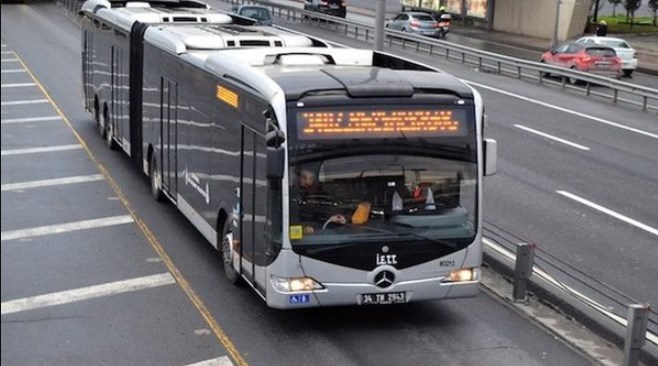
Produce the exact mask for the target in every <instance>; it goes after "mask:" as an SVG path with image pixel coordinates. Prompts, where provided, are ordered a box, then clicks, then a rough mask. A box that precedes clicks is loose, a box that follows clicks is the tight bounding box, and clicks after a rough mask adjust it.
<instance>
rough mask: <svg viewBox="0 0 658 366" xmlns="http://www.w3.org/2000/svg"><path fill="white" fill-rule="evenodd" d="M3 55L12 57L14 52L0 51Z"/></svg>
mask: <svg viewBox="0 0 658 366" xmlns="http://www.w3.org/2000/svg"><path fill="white" fill-rule="evenodd" d="M2 54H3V55H13V54H14V51H2Z"/></svg>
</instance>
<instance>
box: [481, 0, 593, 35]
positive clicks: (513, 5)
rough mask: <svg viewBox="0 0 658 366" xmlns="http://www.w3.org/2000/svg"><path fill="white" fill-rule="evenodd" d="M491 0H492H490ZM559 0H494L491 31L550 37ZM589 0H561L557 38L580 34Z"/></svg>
mask: <svg viewBox="0 0 658 366" xmlns="http://www.w3.org/2000/svg"><path fill="white" fill-rule="evenodd" d="M490 1H491V0H490ZM557 1H558V0H495V8H494V25H493V27H494V30H498V31H503V32H509V33H516V34H524V35H529V36H534V37H540V38H549V39H550V38H552V37H553V32H554V29H555V15H556V14H555V13H556V10H557ZM589 3H590V0H560V18H559V26H558V34H557V38H558V40H560V41H562V40H566V39H571V38H575V37H578V36H580V35H581V34H582V33H583V31H584V29H585V25H586V24H587V15H588V13H589Z"/></svg>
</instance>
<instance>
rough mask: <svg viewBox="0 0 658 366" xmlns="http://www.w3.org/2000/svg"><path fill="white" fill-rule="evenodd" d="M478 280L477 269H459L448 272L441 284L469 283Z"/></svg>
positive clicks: (478, 273) (478, 271) (478, 270)
mask: <svg viewBox="0 0 658 366" xmlns="http://www.w3.org/2000/svg"><path fill="white" fill-rule="evenodd" d="M479 279H480V269H479V268H461V269H457V270H454V271H452V272H450V275H448V276H447V277H446V278H445V279H443V282H469V281H477V280H479Z"/></svg>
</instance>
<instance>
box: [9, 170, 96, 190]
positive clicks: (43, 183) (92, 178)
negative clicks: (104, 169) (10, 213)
mask: <svg viewBox="0 0 658 366" xmlns="http://www.w3.org/2000/svg"><path fill="white" fill-rule="evenodd" d="M104 179H105V177H104V176H103V175H102V174H94V175H81V176H76V177H67V178H55V179H44V180H35V181H31V182H22V183H7V184H3V185H2V191H3V192H4V191H17V190H24V189H30V188H41V187H52V186H61V185H65V184H76V183H88V182H97V181H101V180H104Z"/></svg>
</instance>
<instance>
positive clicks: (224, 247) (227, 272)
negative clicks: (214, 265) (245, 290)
mask: <svg viewBox="0 0 658 366" xmlns="http://www.w3.org/2000/svg"><path fill="white" fill-rule="evenodd" d="M232 231H233V227H232V225H231V218H230V217H227V218H226V221H225V222H224V227H223V229H222V233H221V236H220V239H221V247H220V253H221V256H222V264H223V265H224V276H225V277H226V279H227V280H228V282H229V283H230V284H232V285H239V283H240V275H239V274H238V272H237V271H236V270H235V268H234V267H233V250H232V245H231V244H232V243H231V241H232V240H233V233H232Z"/></svg>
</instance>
